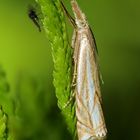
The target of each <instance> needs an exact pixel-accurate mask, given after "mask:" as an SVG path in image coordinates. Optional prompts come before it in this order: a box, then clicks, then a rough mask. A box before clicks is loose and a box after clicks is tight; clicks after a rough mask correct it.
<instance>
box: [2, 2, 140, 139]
mask: <svg viewBox="0 0 140 140" xmlns="http://www.w3.org/2000/svg"><path fill="white" fill-rule="evenodd" d="M78 2H79V5H80V6H81V9H82V10H83V11H84V12H85V14H86V16H87V18H88V21H89V24H90V26H91V28H92V29H93V32H94V34H95V37H96V42H97V47H98V50H99V57H100V66H101V73H102V76H103V80H104V85H103V86H102V96H103V105H104V114H105V119H106V124H107V128H108V140H124V139H127V140H133V139H135V140H138V139H140V135H139V131H140V121H139V119H140V109H139V107H140V101H139V100H140V92H139V88H140V73H139V72H140V64H139V60H140V27H139V25H140V8H139V7H140V1H138V0H123V1H122V0H118V1H111V0H109V1H104V0H100V1H98V0H88V1H85V0H78ZM32 3H34V1H33V0H32V1H31V0H11V1H10V0H1V1H0V64H1V65H2V67H3V69H4V70H5V72H6V76H7V81H8V83H9V85H10V93H9V94H10V96H11V97H12V98H14V97H15V93H17V87H21V89H23V88H24V86H23V87H22V86H19V84H20V83H22V85H24V84H25V87H27V86H28V85H27V83H30V84H31V85H34V83H35V84H36V85H37V86H36V85H35V86H33V88H31V89H30V88H27V89H29V90H26V93H28V92H27V91H30V90H33V91H34V89H35V90H36V91H38V88H40V86H42V85H43V86H42V87H43V89H44V92H45V93H46V94H45V97H44V98H45V99H46V100H43V101H44V102H43V101H42V100H41V98H39V99H40V100H39V99H38V100H37V101H36V102H37V103H38V104H39V105H38V106H35V107H36V108H35V109H34V107H32V106H31V107H29V110H27V108H28V102H27V104H26V105H25V107H24V108H23V110H24V109H25V110H27V111H29V112H30V111H31V114H32V113H33V114H34V116H36V115H38V116H36V117H35V122H36V120H38V118H39V117H40V114H41V111H40V112H39V111H36V110H42V111H43V109H45V110H46V113H44V114H41V117H44V118H45V121H44V120H43V119H40V120H39V121H38V123H37V124H34V121H32V122H31V124H30V123H29V124H30V125H32V124H34V125H37V126H39V128H40V131H43V130H44V132H38V133H36V135H38V137H39V136H40V137H41V135H42V139H44V140H45V139H47V140H62V139H67V140H68V139H72V138H71V137H70V135H69V133H68V132H67V130H66V124H65V123H64V120H63V118H62V116H61V114H60V111H59V109H58V108H57V103H56V101H57V100H56V97H55V93H54V87H53V84H52V70H53V62H52V57H51V48H50V45H49V42H48V40H47V38H46V35H45V33H44V31H42V32H41V33H40V32H38V29H37V28H36V27H35V25H34V24H33V23H32V21H31V20H30V19H29V18H28V14H27V13H28V12H27V11H28V6H29V5H30V4H32ZM64 3H65V5H66V6H67V7H68V9H69V10H70V5H69V1H64ZM67 26H68V29H69V30H70V32H71V31H72V28H71V27H70V24H68V25H67ZM21 75H22V76H21ZM25 75H26V76H25ZM20 76H21V77H23V78H20V79H24V80H23V81H22V82H20V81H19V77H20ZM25 77H27V78H25ZM28 77H31V78H30V79H32V80H31V81H30V80H28ZM42 83H43V84H42ZM36 87H38V88H37V89H36ZM41 93H42V92H41ZM23 94H24V93H23ZM26 95H27V97H26V98H28V96H29V95H28V94H26ZM18 96H19V95H18ZM38 96H39V95H38ZM43 96H44V95H43ZM31 97H32V96H31ZM29 98H30V96H29ZM44 98H43V99H44ZM22 100H23V101H24V100H25V101H28V100H30V99H23V98H22ZM42 106H44V107H42ZM5 108H6V105H5ZM30 109H31V110H30ZM39 113H40V114H39ZM32 117H33V116H28V117H27V118H30V119H29V120H28V121H29V122H30V121H31V120H34V119H33V118H32ZM42 120H43V122H40V121H42ZM28 127H29V126H27V128H26V127H25V128H26V130H28V129H31V127H29V128H28ZM26 130H24V131H26ZM36 131H37V130H35V131H34V132H36ZM22 133H23V131H22ZM25 133H26V132H25ZM31 133H32V134H27V136H28V135H34V133H33V132H31ZM25 135H26V134H25ZM17 137H19V136H17ZM25 137H26V136H25ZM24 139H25V138H24ZM29 139H35V138H33V136H32V137H31V138H29ZM36 139H39V138H37V136H36ZM40 139H41V138H40Z"/></svg>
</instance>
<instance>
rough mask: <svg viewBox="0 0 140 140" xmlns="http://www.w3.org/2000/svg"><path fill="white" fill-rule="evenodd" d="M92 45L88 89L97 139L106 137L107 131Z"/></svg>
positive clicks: (88, 63)
mask: <svg viewBox="0 0 140 140" xmlns="http://www.w3.org/2000/svg"><path fill="white" fill-rule="evenodd" d="M93 51H95V50H93V47H92V45H91V44H90V43H89V46H88V49H87V58H86V60H87V61H86V65H87V66H86V68H87V72H86V73H87V89H88V94H89V109H88V110H89V114H90V117H91V122H92V125H93V130H94V133H95V136H96V137H99V138H102V137H105V135H106V133H107V131H106V126H105V121H104V116H103V111H102V107H101V93H100V83H99V77H98V68H97V65H96V60H95V56H94V52H93Z"/></svg>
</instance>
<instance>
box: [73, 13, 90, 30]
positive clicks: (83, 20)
mask: <svg viewBox="0 0 140 140" xmlns="http://www.w3.org/2000/svg"><path fill="white" fill-rule="evenodd" d="M76 24H77V27H78V28H85V27H87V26H88V24H87V20H86V17H85V15H84V14H83V15H82V16H81V17H80V18H77V19H76Z"/></svg>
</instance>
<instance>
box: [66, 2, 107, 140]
mask: <svg viewBox="0 0 140 140" xmlns="http://www.w3.org/2000/svg"><path fill="white" fill-rule="evenodd" d="M71 6H72V10H73V13H74V16H75V19H74V20H72V21H74V34H73V37H72V48H74V54H73V58H74V80H73V81H75V83H76V86H75V100H76V118H77V133H78V139H79V140H89V139H92V140H103V139H105V138H106V135H107V128H106V124H105V120H104V115H103V111H102V106H101V104H102V100H101V90H100V77H99V76H100V72H99V64H98V59H97V57H98V54H97V48H96V43H95V39H94V37H93V33H92V31H91V28H90V27H89V25H88V22H87V20H86V16H85V14H84V13H83V12H82V11H81V9H80V8H79V6H78V3H77V2H76V0H71ZM64 10H66V9H64ZM66 13H68V12H66ZM68 17H70V16H68ZM70 21H71V20H70ZM72 24H73V23H72Z"/></svg>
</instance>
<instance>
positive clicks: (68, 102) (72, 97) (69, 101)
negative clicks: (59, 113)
mask: <svg viewBox="0 0 140 140" xmlns="http://www.w3.org/2000/svg"><path fill="white" fill-rule="evenodd" d="M75 94H76V93H75V90H74V91H73V92H72V94H71V96H70V98H69V100H68V101H67V103H66V104H65V105H64V106H63V107H62V110H63V109H65V108H66V107H67V106H69V104H70V103H71V102H72V100H73V99H74V97H75Z"/></svg>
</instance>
